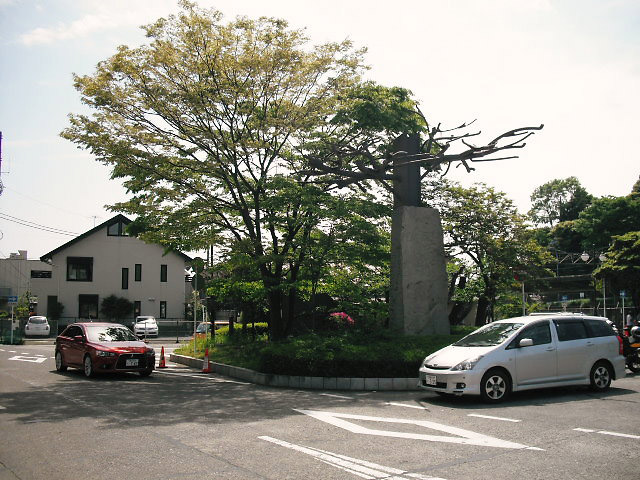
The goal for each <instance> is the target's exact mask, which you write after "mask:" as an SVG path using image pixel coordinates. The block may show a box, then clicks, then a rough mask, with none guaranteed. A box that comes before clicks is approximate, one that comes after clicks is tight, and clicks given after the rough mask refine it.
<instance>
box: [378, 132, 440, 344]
mask: <svg viewBox="0 0 640 480" xmlns="http://www.w3.org/2000/svg"><path fill="white" fill-rule="evenodd" d="M394 148H395V151H396V152H398V155H396V156H395V157H394V169H393V172H394V177H395V178H394V183H393V197H394V211H393V218H392V224H391V292H390V295H389V296H390V316H391V318H390V325H391V328H393V329H394V330H396V331H399V332H402V333H404V334H406V335H433V334H448V333H449V331H450V330H449V319H448V316H447V288H448V282H447V269H446V260H445V256H444V242H443V236H442V225H441V223H440V214H439V213H438V211H437V210H435V209H433V208H428V207H422V206H420V166H419V162H418V161H416V160H415V157H414V156H415V155H416V154H417V153H418V152H419V150H420V138H419V136H418V135H401V136H399V137H398V138H397V139H396V142H395V144H394Z"/></svg>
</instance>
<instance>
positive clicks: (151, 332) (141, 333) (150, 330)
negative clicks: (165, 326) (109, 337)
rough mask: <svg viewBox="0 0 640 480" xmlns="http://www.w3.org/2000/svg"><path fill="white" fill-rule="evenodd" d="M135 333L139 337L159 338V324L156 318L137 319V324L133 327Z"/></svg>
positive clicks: (143, 317) (142, 317)
mask: <svg viewBox="0 0 640 480" xmlns="http://www.w3.org/2000/svg"><path fill="white" fill-rule="evenodd" d="M133 333H134V334H136V335H137V336H138V337H157V336H158V324H157V323H156V319H155V317H151V316H140V317H136V323H135V324H134V325H133Z"/></svg>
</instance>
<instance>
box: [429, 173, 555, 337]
mask: <svg viewBox="0 0 640 480" xmlns="http://www.w3.org/2000/svg"><path fill="white" fill-rule="evenodd" d="M427 197H428V198H429V202H430V203H432V204H434V205H436V206H437V208H438V209H439V210H440V212H441V214H442V221H443V229H444V233H445V248H446V250H447V252H448V254H449V255H450V256H455V257H457V258H463V259H464V258H466V259H468V260H470V261H471V264H472V266H473V268H474V269H475V274H476V275H477V276H478V277H479V278H480V280H481V281H482V292H481V293H480V295H479V303H478V312H477V316H476V324H477V325H483V324H484V323H486V320H487V319H491V318H493V312H492V308H493V306H495V304H496V298H497V295H498V293H499V292H500V291H501V290H504V289H509V288H510V285H511V284H513V282H514V276H515V275H516V274H518V275H520V276H526V277H529V278H531V277H536V276H540V275H542V274H546V273H548V272H547V271H546V269H545V268H544V265H545V264H547V263H548V262H549V261H550V260H551V257H550V255H549V253H548V252H547V251H546V250H545V249H544V248H543V247H541V246H540V245H539V244H538V242H537V241H536V239H535V237H534V233H533V231H532V230H531V229H529V228H527V226H526V224H525V219H524V217H523V216H522V215H520V214H518V212H517V210H516V207H515V206H514V204H513V202H512V201H511V200H510V199H508V198H507V197H506V195H505V194H504V193H502V192H497V191H495V190H494V189H493V188H491V187H487V186H486V185H484V184H477V185H474V186H472V187H469V188H465V187H462V186H460V185H459V184H456V183H451V182H438V183H437V185H435V188H434V187H432V188H431V189H430V191H428V192H427ZM471 273H474V272H473V271H472V272H471Z"/></svg>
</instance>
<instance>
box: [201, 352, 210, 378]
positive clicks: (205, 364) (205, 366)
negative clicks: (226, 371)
mask: <svg viewBox="0 0 640 480" xmlns="http://www.w3.org/2000/svg"><path fill="white" fill-rule="evenodd" d="M202 373H211V364H210V363H209V347H207V348H206V349H205V351H204V362H203V363H202Z"/></svg>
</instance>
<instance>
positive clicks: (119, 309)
mask: <svg viewBox="0 0 640 480" xmlns="http://www.w3.org/2000/svg"><path fill="white" fill-rule="evenodd" d="M100 313H102V315H104V316H105V317H107V318H110V319H113V320H115V321H117V322H119V321H121V320H122V319H125V318H129V317H130V316H131V314H132V313H133V302H131V301H129V300H127V299H126V298H122V297H117V296H115V295H109V296H108V297H105V298H103V299H102V303H101V304H100Z"/></svg>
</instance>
